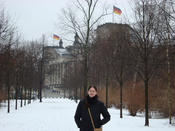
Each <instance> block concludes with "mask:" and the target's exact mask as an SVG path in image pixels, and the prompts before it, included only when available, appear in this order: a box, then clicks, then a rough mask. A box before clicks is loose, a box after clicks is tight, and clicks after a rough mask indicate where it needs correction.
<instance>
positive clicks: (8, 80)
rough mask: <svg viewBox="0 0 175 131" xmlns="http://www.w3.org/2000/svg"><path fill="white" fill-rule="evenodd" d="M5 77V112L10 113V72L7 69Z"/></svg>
mask: <svg viewBox="0 0 175 131" xmlns="http://www.w3.org/2000/svg"><path fill="white" fill-rule="evenodd" d="M6 77H7V79H6V86H7V94H8V109H7V112H8V113H10V78H9V77H10V73H9V70H8V71H7V76H6Z"/></svg>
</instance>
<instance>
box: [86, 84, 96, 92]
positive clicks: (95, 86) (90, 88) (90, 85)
mask: <svg viewBox="0 0 175 131" xmlns="http://www.w3.org/2000/svg"><path fill="white" fill-rule="evenodd" d="M91 88H94V89H95V91H97V87H96V86H92V85H90V86H89V88H88V91H89V90H90V89H91Z"/></svg>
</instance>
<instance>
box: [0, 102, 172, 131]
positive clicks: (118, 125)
mask: <svg viewBox="0 0 175 131" xmlns="http://www.w3.org/2000/svg"><path fill="white" fill-rule="evenodd" d="M12 104H13V103H12ZM76 106H77V104H76V103H75V102H74V101H71V100H68V99H43V102H42V103H40V102H39V101H38V100H37V101H35V102H32V104H30V105H26V106H25V107H23V108H19V109H18V110H17V111H16V110H14V107H13V109H11V113H9V114H8V113H6V112H7V109H6V108H2V109H1V110H0V118H1V119H0V131H79V129H78V128H77V127H76V125H75V122H74V113H75V110H76ZM109 112H110V114H111V121H110V122H109V123H107V124H106V125H105V126H104V127H103V131H175V126H170V125H169V124H168V119H150V126H149V127H145V126H144V120H145V119H144V118H143V117H131V116H129V115H128V112H127V111H124V114H123V119H120V118H119V114H120V112H119V110H116V109H114V108H112V109H109Z"/></svg>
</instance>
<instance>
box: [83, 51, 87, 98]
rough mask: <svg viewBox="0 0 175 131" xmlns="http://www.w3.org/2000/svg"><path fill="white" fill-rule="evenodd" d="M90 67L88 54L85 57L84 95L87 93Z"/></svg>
mask: <svg viewBox="0 0 175 131" xmlns="http://www.w3.org/2000/svg"><path fill="white" fill-rule="evenodd" d="M87 69H88V67H87V54H86V55H85V59H84V81H83V85H84V97H85V96H86V95H87V84H88V77H87V76H88V71H87Z"/></svg>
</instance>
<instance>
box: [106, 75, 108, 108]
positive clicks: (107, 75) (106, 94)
mask: <svg viewBox="0 0 175 131" xmlns="http://www.w3.org/2000/svg"><path fill="white" fill-rule="evenodd" d="M106 74H107V75H106V107H107V108H108V73H106Z"/></svg>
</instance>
